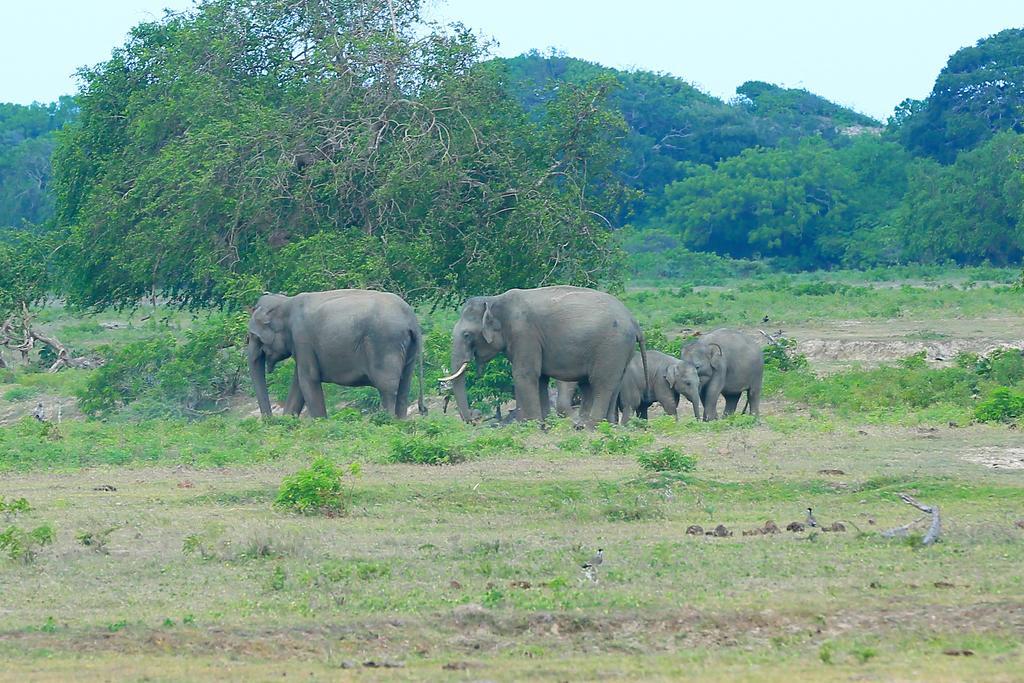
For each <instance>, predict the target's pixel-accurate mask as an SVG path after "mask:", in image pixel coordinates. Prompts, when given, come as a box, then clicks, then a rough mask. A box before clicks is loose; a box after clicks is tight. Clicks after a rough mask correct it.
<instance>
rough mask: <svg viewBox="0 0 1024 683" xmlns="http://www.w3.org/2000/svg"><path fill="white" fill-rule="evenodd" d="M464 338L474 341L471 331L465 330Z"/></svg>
mask: <svg viewBox="0 0 1024 683" xmlns="http://www.w3.org/2000/svg"><path fill="white" fill-rule="evenodd" d="M462 338H463V339H472V338H473V333H472V332H470V331H469V330H463V332H462Z"/></svg>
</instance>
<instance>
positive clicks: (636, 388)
mask: <svg viewBox="0 0 1024 683" xmlns="http://www.w3.org/2000/svg"><path fill="white" fill-rule="evenodd" d="M686 369H687V368H686V364H685V363H684V362H683V361H681V360H679V359H678V358H673V357H672V356H670V355H668V354H667V353H662V352H661V351H653V350H652V351H648V352H647V381H646V385H645V382H644V375H643V372H644V368H643V364H642V363H641V362H640V358H639V357H637V356H633V360H631V361H630V362H629V367H627V368H626V374H625V375H623V377H622V384H621V385H620V386H619V401H618V408H619V411H620V413H621V414H620V421H621V423H622V424H626V423H627V422H629V418H630V417H632V416H633V415H636V416H637V417H640V418H643V419H645V420H646V419H647V409H648V408H650V407H651V405H652V404H654V403H660V404H661V407H662V408H664V409H665V412H666V413H668V414H669V415H671V416H672V417H674V418H676V419H677V420H678V419H679V417H678V415H677V410H678V407H679V396H680V395H683V396H686V398H687V399H688V400H689V401H690V403H692V404H693V415H694V417H696V418H697V419H698V420H699V419H700V417H701V415H700V406H701V402H700V380H699V378H698V377H697V374H696V372H693V371H692V369H691V372H690V373H687V372H686Z"/></svg>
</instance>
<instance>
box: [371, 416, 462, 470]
mask: <svg viewBox="0 0 1024 683" xmlns="http://www.w3.org/2000/svg"><path fill="white" fill-rule="evenodd" d="M462 438H463V437H462V435H460V434H453V433H452V431H451V429H450V428H449V425H447V424H445V423H444V422H442V421H436V422H435V421H418V422H416V423H414V424H411V425H410V426H409V429H408V431H406V432H403V433H400V434H397V435H396V436H395V437H394V438H393V439H392V441H391V453H390V460H391V462H404V463H414V464H419V465H451V464H454V463H457V462H462V461H463V460H465V459H466V454H465V451H464V443H463V441H462Z"/></svg>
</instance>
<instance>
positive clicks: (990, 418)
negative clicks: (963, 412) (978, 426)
mask: <svg viewBox="0 0 1024 683" xmlns="http://www.w3.org/2000/svg"><path fill="white" fill-rule="evenodd" d="M974 417H975V419H977V420H978V421H979V422H1009V421H1011V420H1015V419H1017V418H1019V417H1024V392H1021V391H1014V390H1013V389H1010V388H1009V387H998V388H996V389H993V390H992V393H990V394H989V396H988V398H987V399H985V400H984V401H982V402H981V403H979V404H978V406H977V407H976V408H975V409H974Z"/></svg>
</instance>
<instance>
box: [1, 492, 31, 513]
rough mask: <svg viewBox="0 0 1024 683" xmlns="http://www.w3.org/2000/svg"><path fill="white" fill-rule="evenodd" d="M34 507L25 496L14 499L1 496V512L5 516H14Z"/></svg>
mask: <svg viewBox="0 0 1024 683" xmlns="http://www.w3.org/2000/svg"><path fill="white" fill-rule="evenodd" d="M31 509H32V506H31V505H29V504H28V500H26V499H25V498H14V499H13V500H7V499H6V498H4V497H3V496H0V513H2V514H3V515H4V516H5V517H8V518H9V517H13V516H14V515H16V514H18V513H21V512H28V511H29V510H31Z"/></svg>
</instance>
